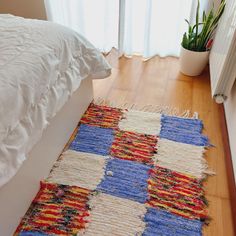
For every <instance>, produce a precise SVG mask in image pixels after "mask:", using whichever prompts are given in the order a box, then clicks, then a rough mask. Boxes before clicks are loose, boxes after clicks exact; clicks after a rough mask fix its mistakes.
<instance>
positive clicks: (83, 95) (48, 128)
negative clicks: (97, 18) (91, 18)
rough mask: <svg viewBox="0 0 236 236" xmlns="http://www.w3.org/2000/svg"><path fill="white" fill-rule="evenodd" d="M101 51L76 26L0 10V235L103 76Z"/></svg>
mask: <svg viewBox="0 0 236 236" xmlns="http://www.w3.org/2000/svg"><path fill="white" fill-rule="evenodd" d="M110 73H111V68H110V66H109V64H108V63H107V62H106V60H105V59H104V57H103V56H102V55H101V53H99V52H98V51H97V50H96V49H95V48H94V47H93V46H92V45H91V44H90V43H89V42H88V41H87V40H86V39H84V38H83V37H82V36H80V35H78V34H77V33H76V32H74V31H72V30H70V29H68V28H65V27H63V26H60V25H58V24H55V23H51V22H47V21H39V20H32V19H24V18H21V17H15V16H12V15H8V14H6V15H5V14H0V235H4V236H8V235H9V236H10V235H12V234H13V232H14V230H15V228H16V226H17V225H18V223H19V221H20V219H21V217H22V216H23V215H24V214H25V212H26V210H27V209H28V207H29V205H30V203H31V201H32V199H33V198H34V196H35V194H36V193H37V191H38V188H39V181H40V180H41V179H43V178H45V177H46V176H47V175H48V173H49V171H50V169H51V167H52V165H53V163H54V161H55V160H56V159H57V157H58V156H59V154H60V153H61V151H62V149H63V147H64V146H65V144H66V142H67V141H68V139H69V137H70V136H71V134H72V132H73V130H74V129H75V127H76V126H77V123H78V121H79V119H80V117H81V116H82V114H83V113H84V111H85V110H86V108H87V107H88V105H89V103H90V102H91V101H92V99H93V88H92V79H101V78H106V77H108V76H109V75H110Z"/></svg>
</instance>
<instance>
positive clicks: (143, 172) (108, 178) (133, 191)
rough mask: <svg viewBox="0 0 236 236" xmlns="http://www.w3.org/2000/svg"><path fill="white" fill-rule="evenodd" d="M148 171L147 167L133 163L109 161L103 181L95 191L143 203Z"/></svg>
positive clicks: (145, 198) (145, 194)
mask: <svg viewBox="0 0 236 236" xmlns="http://www.w3.org/2000/svg"><path fill="white" fill-rule="evenodd" d="M149 169H150V167H149V166H147V165H143V164H139V163H136V162H133V161H127V160H120V159H109V160H108V162H107V165H106V170H105V176H104V179H103V180H102V181H101V183H100V184H99V185H98V187H97V190H100V191H102V192H104V193H107V194H111V195H113V196H117V197H121V198H126V199H131V200H134V201H137V202H140V203H145V202H146V200H147V179H148V176H149V175H148V171H149Z"/></svg>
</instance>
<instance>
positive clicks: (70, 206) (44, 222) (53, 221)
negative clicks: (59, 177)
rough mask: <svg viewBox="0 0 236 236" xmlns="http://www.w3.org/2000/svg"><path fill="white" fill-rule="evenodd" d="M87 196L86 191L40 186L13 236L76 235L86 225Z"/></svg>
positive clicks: (42, 183) (73, 188)
mask: <svg viewBox="0 0 236 236" xmlns="http://www.w3.org/2000/svg"><path fill="white" fill-rule="evenodd" d="M89 194H90V191H89V190H87V189H83V188H79V187H73V186H66V185H59V184H51V183H46V182H41V187H40V190H39V192H38V194H37V196H36V197H35V199H34V200H33V202H32V204H31V206H30V208H29V210H28V212H27V213H26V215H25V216H24V218H23V219H22V221H21V223H20V225H19V226H18V228H17V230H16V233H15V235H18V234H20V233H21V232H38V233H44V234H49V235H76V234H77V233H78V232H79V230H81V229H84V228H85V224H86V223H87V220H86V218H87V216H88V215H89V212H88V206H87V202H88V200H89V199H88V197H89Z"/></svg>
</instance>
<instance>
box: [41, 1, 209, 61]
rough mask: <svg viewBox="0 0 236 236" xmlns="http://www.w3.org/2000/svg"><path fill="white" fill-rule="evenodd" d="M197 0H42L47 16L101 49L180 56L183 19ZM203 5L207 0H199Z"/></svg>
mask: <svg viewBox="0 0 236 236" xmlns="http://www.w3.org/2000/svg"><path fill="white" fill-rule="evenodd" d="M196 2H197V0H174V1H173V0H45V6H46V10H47V16H48V19H49V20H52V21H54V22H57V23H59V24H62V25H65V26H68V27H70V28H72V29H74V30H75V31H77V32H79V33H80V34H81V35H83V36H84V37H86V38H87V39H88V40H89V41H90V42H91V43H92V44H94V46H95V47H97V48H98V49H99V50H101V51H102V52H109V51H110V50H111V48H112V47H115V48H117V49H119V53H120V54H125V55H128V56H131V55H133V54H141V55H143V57H145V58H150V57H152V56H154V55H159V56H179V52H180V43H181V39H182V35H183V33H184V31H185V30H187V24H186V22H185V21H184V19H188V20H191V21H192V20H193V17H191V15H192V16H193V13H194V14H195V9H196ZM201 3H202V4H201V6H202V8H204V7H205V5H206V3H207V0H201Z"/></svg>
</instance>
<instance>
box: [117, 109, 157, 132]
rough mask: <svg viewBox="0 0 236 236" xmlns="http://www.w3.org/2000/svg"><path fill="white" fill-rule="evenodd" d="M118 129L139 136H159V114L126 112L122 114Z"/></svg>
mask: <svg viewBox="0 0 236 236" xmlns="http://www.w3.org/2000/svg"><path fill="white" fill-rule="evenodd" d="M119 128H120V129H121V130H125V131H132V132H137V133H141V134H150V135H159V134H160V129H161V114H160V113H151V112H143V111H135V110H128V111H126V112H125V113H124V119H122V120H121V121H120V122H119Z"/></svg>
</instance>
